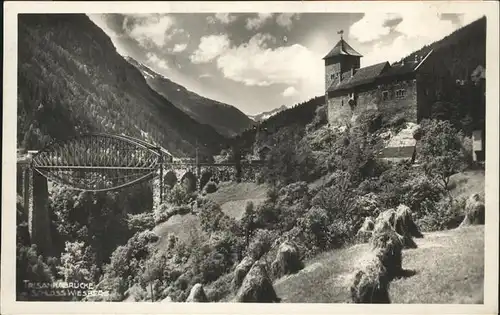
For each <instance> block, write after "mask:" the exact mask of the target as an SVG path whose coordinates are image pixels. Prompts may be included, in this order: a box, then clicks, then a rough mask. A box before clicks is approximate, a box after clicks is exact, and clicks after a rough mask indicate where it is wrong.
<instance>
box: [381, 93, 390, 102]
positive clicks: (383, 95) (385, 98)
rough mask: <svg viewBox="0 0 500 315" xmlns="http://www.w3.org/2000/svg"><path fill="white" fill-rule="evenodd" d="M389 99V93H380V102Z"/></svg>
mask: <svg viewBox="0 0 500 315" xmlns="http://www.w3.org/2000/svg"><path fill="white" fill-rule="evenodd" d="M388 99H389V91H383V92H382V100H384V101H387V100H388Z"/></svg>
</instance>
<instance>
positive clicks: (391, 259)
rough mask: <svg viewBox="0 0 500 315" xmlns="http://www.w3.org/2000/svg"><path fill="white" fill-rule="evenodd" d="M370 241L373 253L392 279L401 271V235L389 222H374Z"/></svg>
mask: <svg viewBox="0 0 500 315" xmlns="http://www.w3.org/2000/svg"><path fill="white" fill-rule="evenodd" d="M370 243H371V247H372V250H373V251H374V252H375V255H376V256H377V257H378V258H379V259H380V262H381V263H382V265H383V266H384V268H385V270H386V272H387V275H388V278H389V279H393V278H394V277H397V276H398V275H400V274H401V272H402V271H403V269H402V260H403V256H402V251H403V237H402V236H401V235H399V234H398V233H396V231H395V230H394V229H393V228H392V226H391V225H390V224H389V222H387V221H379V222H377V223H375V227H374V229H373V233H372V238H371V239H370Z"/></svg>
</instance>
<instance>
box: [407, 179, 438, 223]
mask: <svg viewBox="0 0 500 315" xmlns="http://www.w3.org/2000/svg"><path fill="white" fill-rule="evenodd" d="M399 194H400V197H399V203H402V204H404V205H407V206H408V207H410V209H411V210H412V211H413V212H415V213H416V214H417V215H418V216H421V214H422V210H421V207H422V205H429V203H436V202H438V201H439V200H441V198H442V196H443V194H444V190H443V189H442V188H441V187H440V186H438V185H436V183H435V182H434V181H430V180H429V179H428V178H427V177H426V176H424V175H419V176H414V177H411V178H409V179H408V180H406V181H405V182H404V183H402V185H401V190H400V192H399Z"/></svg>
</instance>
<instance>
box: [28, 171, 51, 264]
mask: <svg viewBox="0 0 500 315" xmlns="http://www.w3.org/2000/svg"><path fill="white" fill-rule="evenodd" d="M23 173H24V174H23V183H22V187H23V194H24V196H23V199H24V208H25V211H26V209H27V211H28V231H29V234H30V241H31V244H35V245H36V246H37V249H38V253H39V254H43V255H45V256H48V255H50V254H51V253H52V236H51V231H50V216H49V208H48V207H49V189H48V183H47V179H46V178H45V177H44V176H43V175H41V174H40V173H38V172H37V171H35V170H33V168H31V167H27V168H25V170H24V172H23Z"/></svg>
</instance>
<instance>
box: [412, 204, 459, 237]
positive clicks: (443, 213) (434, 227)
mask: <svg viewBox="0 0 500 315" xmlns="http://www.w3.org/2000/svg"><path fill="white" fill-rule="evenodd" d="M465 203H466V198H459V199H449V198H444V199H442V200H441V201H440V202H438V203H436V204H425V205H424V207H425V208H426V209H425V213H424V214H423V215H422V216H421V217H420V218H419V219H418V220H417V224H418V226H419V227H420V228H421V229H422V231H426V232H432V231H440V230H449V229H453V228H456V227H458V226H459V225H460V223H461V222H462V221H463V219H464V217H465V213H464V209H465Z"/></svg>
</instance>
